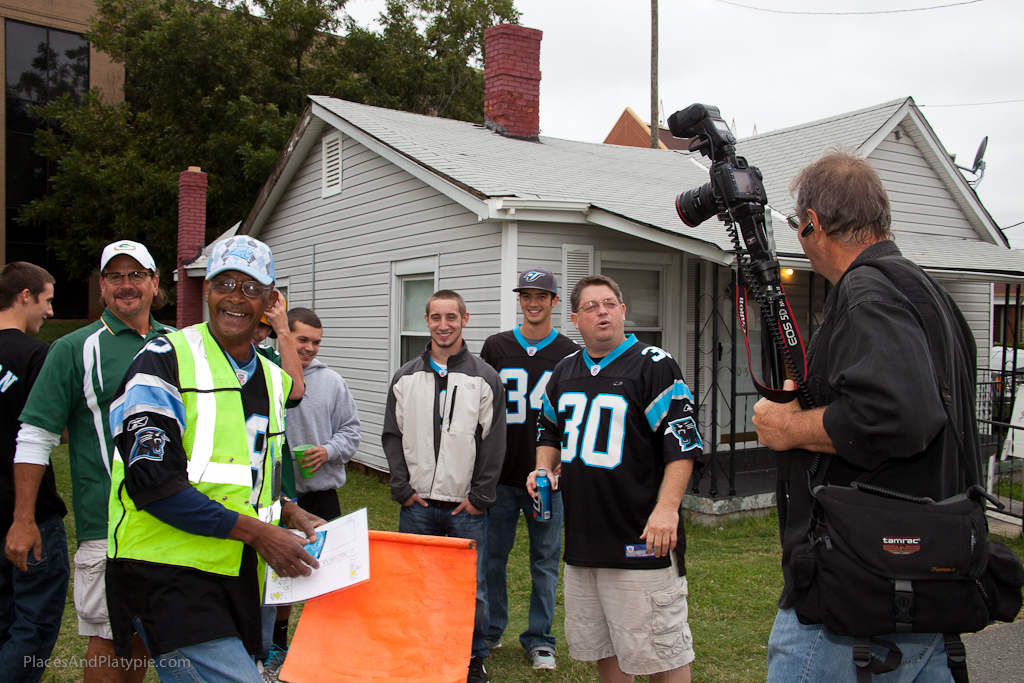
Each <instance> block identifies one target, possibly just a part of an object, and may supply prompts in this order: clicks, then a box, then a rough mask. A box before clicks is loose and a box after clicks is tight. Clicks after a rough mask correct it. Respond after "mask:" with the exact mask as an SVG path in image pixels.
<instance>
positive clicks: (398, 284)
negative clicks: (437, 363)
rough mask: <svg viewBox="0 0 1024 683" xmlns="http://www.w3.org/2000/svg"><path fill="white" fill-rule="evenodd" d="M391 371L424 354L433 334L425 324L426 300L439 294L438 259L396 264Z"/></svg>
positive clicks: (393, 269) (393, 276) (392, 301)
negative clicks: (424, 349)
mask: <svg viewBox="0 0 1024 683" xmlns="http://www.w3.org/2000/svg"><path fill="white" fill-rule="evenodd" d="M391 267H392V271H391V272H392V286H391V335H390V339H391V352H390V354H389V356H390V359H391V372H392V373H394V372H395V371H396V370H398V368H400V367H401V366H402V365H405V364H406V363H408V362H409V361H410V360H412V359H413V358H416V357H417V356H418V355H420V354H421V353H423V348H424V346H426V343H427V340H429V339H430V332H429V331H428V330H427V324H426V323H425V322H424V321H423V314H424V312H425V310H426V306H427V299H429V298H430V295H431V294H433V293H434V292H436V291H437V256H427V257H425V258H417V259H409V260H407V261H393V262H392V264H391Z"/></svg>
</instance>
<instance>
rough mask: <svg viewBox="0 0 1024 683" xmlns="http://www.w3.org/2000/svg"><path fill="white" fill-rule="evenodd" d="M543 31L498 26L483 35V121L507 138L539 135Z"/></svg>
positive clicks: (511, 25)
mask: <svg viewBox="0 0 1024 683" xmlns="http://www.w3.org/2000/svg"><path fill="white" fill-rule="evenodd" d="M543 35H544V32H543V31H539V30H537V29H535V28H526V27H525V26H517V25H516V24H499V25H497V26H491V27H490V28H488V29H486V30H485V31H484V43H485V46H486V47H485V53H486V64H485V65H484V121H485V123H486V125H487V127H488V128H490V129H491V130H493V131H497V132H498V133H501V134H502V135H504V136H506V137H510V138H523V139H526V140H536V139H537V135H538V134H539V133H540V39H541V36H543Z"/></svg>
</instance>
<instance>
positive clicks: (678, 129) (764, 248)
mask: <svg viewBox="0 0 1024 683" xmlns="http://www.w3.org/2000/svg"><path fill="white" fill-rule="evenodd" d="M668 127H669V130H671V131H672V135H674V136H675V137H677V138H690V139H691V141H690V146H689V149H690V151H691V152H700V153H701V154H702V155H703V156H705V157H708V158H709V159H710V160H711V180H710V182H707V183H705V184H703V185H701V186H700V187H695V188H693V189H690V190H687V191H686V192H683V193H682V194H680V195H679V196H678V197H677V198H676V211H677V212H678V213H679V218H680V219H681V220H682V221H683V223H685V224H686V225H688V226H689V227H691V228H695V227H697V226H698V225H700V224H701V223H703V222H704V221H706V220H707V219H709V218H711V217H712V216H715V215H717V216H719V217H720V218H721V219H722V221H723V222H724V223H725V224H726V225H727V226H729V227H730V229H733V226H736V225H738V226H739V233H740V235H741V236H742V237H743V246H744V247H745V248H746V251H747V253H748V254H749V255H750V263H749V268H750V274H752V275H753V276H754V277H755V278H756V280H757V281H758V283H759V284H761V285H762V286H769V285H778V284H780V279H779V263H778V261H776V259H775V241H774V239H773V238H772V236H771V234H770V232H769V228H768V227H767V226H766V225H765V212H764V207H765V206H766V205H767V204H768V195H767V194H766V193H765V190H764V183H763V178H762V176H761V171H759V170H758V169H757V167H756V166H751V165H750V164H748V163H747V160H746V159H744V158H743V157H740V156H736V136H734V135H733V134H732V131H730V130H729V126H728V125H727V124H726V123H725V121H724V120H723V119H722V115H721V113H720V112H719V110H718V107H712V106H708V105H703V104H691V105H690V106H689V107H687V108H686V109H682V110H680V111H677V112H676V113H675V114H672V116H670V117H669V118H668ZM733 237H734V241H736V239H735V237H736V235H735V233H733ZM736 242H737V243H736V248H737V249H739V248H740V245H739V243H738V241H736Z"/></svg>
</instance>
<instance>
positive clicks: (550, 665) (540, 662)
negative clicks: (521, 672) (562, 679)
mask: <svg viewBox="0 0 1024 683" xmlns="http://www.w3.org/2000/svg"><path fill="white" fill-rule="evenodd" d="M530 659H532V660H533V668H534V669H554V668H555V653H554V652H552V651H551V650H548V649H546V648H543V647H542V648H538V649H536V650H534V651H533V652H531V653H530Z"/></svg>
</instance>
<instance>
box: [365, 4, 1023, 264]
mask: <svg viewBox="0 0 1024 683" xmlns="http://www.w3.org/2000/svg"><path fill="white" fill-rule="evenodd" d="M731 1H732V0H730V2H731ZM736 2H737V3H738V4H743V5H748V6H751V7H760V8H765V9H771V10H776V12H764V11H758V10H754V9H744V8H741V7H737V6H735V5H733V4H727V3H726V2H724V1H722V0H659V22H658V24H659V33H660V36H659V37H660V40H659V42H660V55H659V60H658V63H659V79H658V80H659V89H660V92H659V99H660V100H661V102H662V116H663V117H666V118H667V116H668V115H670V114H671V113H672V112H674V111H676V110H678V109H682V108H684V107H686V106H687V105H689V104H691V103H693V102H702V103H704V104H712V105H716V106H718V107H719V109H721V111H722V115H723V117H724V118H725V120H726V121H727V122H728V123H729V124H730V125H733V122H735V127H734V132H735V133H736V134H737V136H738V137H741V138H742V137H747V136H749V135H751V134H752V132H753V129H754V126H756V127H757V132H759V133H765V132H768V131H771V130H776V129H779V128H786V127H789V126H793V125H796V124H800V123H806V122H809V121H814V120H817V119H820V118H825V117H828V116H833V115H836V114H841V113H844V112H848V111H854V110H857V109H863V108H865V107H868V106H872V105H876V104H880V103H883V102H888V101H890V100H894V99H900V98H904V97H907V96H911V97H913V98H914V101H915V102H916V103H917V104H918V105H919V106H921V111H922V113H923V114H924V116H925V117H926V118H927V119H928V121H929V122H930V123H931V125H932V128H933V129H934V130H935V132H936V134H937V135H938V136H939V139H940V140H941V142H942V144H943V145H945V147H946V150H947V151H949V152H950V153H952V154H956V156H957V161H958V163H959V164H960V165H961V166H971V165H972V164H973V161H974V155H975V153H976V152H977V150H978V145H979V144H980V143H981V140H982V138H983V137H984V136H986V135H987V136H989V144H988V151H987V152H986V154H985V161H986V163H987V169H986V171H985V177H984V180H983V181H982V182H981V184H980V185H979V187H978V194H979V196H980V197H981V200H982V201H983V202H984V204H985V206H986V208H987V209H988V210H989V212H990V213H991V214H992V216H993V217H994V218H995V220H996V222H997V223H998V224H999V226H1000V227H1002V228H1004V230H1006V233H1007V236H1008V237H1009V238H1010V239H1011V240H1012V242H1013V244H1014V246H1017V247H1024V189H1022V188H1021V181H1022V179H1024V173H1022V170H1024V135H1022V131H1021V126H1022V122H1024V78H1022V76H1021V70H1022V67H1024V40H1022V39H1021V35H1020V34H1021V29H1022V28H1024V2H1021V0H974V1H973V2H971V0H832V1H830V2H827V3H824V2H820V0H736ZM956 3H959V4H958V6H954V7H947V8H940V9H931V10H927V11H911V12H899V13H887V14H867V15H863V14H861V15H841V16H836V15H831V16H822V15H812V14H782V13H778V12H820V11H829V12H871V11H888V12H892V10H901V9H913V8H921V7H932V6H938V5H951V4H956ZM383 5H384V2H383V0H349V2H348V5H347V7H346V11H347V12H348V13H349V14H351V15H352V16H353V17H354V18H355V19H356V20H357V21H358V22H359V23H360V24H363V25H366V24H369V23H371V22H372V20H373V19H374V18H375V17H376V16H377V15H378V14H379V12H380V10H381V8H382V7H383ZM515 5H516V8H517V9H519V11H520V12H521V13H522V17H521V19H520V23H522V24H523V25H524V26H529V27H531V28H537V29H540V30H542V31H543V32H544V38H543V41H542V43H541V73H542V76H541V99H540V126H541V134H542V135H548V136H553V137H559V138H565V139H570V140H581V141H585V142H603V141H604V138H605V136H606V135H607V134H608V132H609V131H610V130H611V128H612V126H613V125H614V124H615V121H616V120H617V119H618V117H619V115H620V114H621V113H622V111H623V110H624V109H625V108H626V107H631V108H632V109H633V111H635V112H636V113H637V115H639V116H640V118H641V119H643V120H644V121H647V120H648V119H649V118H650V99H651V96H650V35H651V8H650V2H649V0H515ZM1008 100H1013V102H1012V103H1008V104H985V103H991V102H1005V101H1008ZM967 177H968V179H971V178H973V176H972V175H970V174H967ZM682 189H686V188H680V190H682ZM1017 223H1022V225H1018V226H1016V227H1010V226H1013V225H1014V224H1017Z"/></svg>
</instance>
